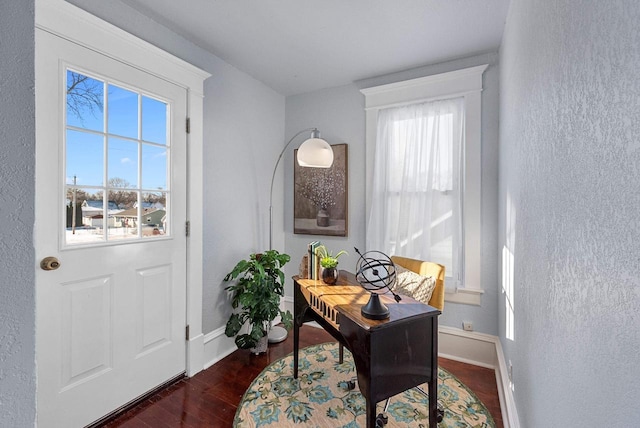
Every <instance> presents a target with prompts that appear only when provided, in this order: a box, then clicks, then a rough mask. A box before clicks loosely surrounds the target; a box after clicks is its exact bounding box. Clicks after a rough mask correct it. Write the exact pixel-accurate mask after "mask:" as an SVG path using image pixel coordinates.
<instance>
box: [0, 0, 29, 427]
mask: <svg viewBox="0 0 640 428" xmlns="http://www.w3.org/2000/svg"><path fill="white" fill-rule="evenodd" d="M34 72H35V70H34V2H33V0H31V1H22V2H3V4H2V13H0V100H2V102H0V426H3V427H27V426H33V424H34V422H35V401H36V400H35V397H36V383H35V381H36V366H35V287H34V276H35V272H34V266H35V260H34V257H35V256H34V249H33V222H34V192H35V185H34V178H35V177H34V168H35V96H34Z"/></svg>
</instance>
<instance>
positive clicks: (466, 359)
mask: <svg viewBox="0 0 640 428" xmlns="http://www.w3.org/2000/svg"><path fill="white" fill-rule="evenodd" d="M438 331H439V332H440V334H439V335H438V351H439V352H438V356H440V357H443V358H448V359H451V360H455V361H460V362H463V363H467V364H473V365H476V366H480V367H486V368H490V369H493V370H494V371H495V373H496V384H497V386H498V396H499V398H500V410H501V412H502V421H503V424H504V427H505V428H520V422H519V420H518V412H517V410H516V405H515V401H514V399H513V391H512V390H511V387H510V384H511V382H510V381H509V372H508V370H507V365H506V363H505V359H504V353H503V352H502V345H501V344H500V339H499V338H498V337H497V336H492V335H490V334H484V333H477V332H470V331H464V330H461V329H459V328H454V327H447V326H440V327H439V329H438Z"/></svg>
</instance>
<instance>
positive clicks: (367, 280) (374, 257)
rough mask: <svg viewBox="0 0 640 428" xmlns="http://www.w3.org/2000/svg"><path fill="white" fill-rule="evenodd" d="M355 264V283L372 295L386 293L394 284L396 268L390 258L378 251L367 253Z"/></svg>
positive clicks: (361, 255)
mask: <svg viewBox="0 0 640 428" xmlns="http://www.w3.org/2000/svg"><path fill="white" fill-rule="evenodd" d="M356 252H357V253H358V254H359V255H360V258H359V259H358V263H357V264H356V281H358V284H360V285H361V286H362V288H364V289H365V290H367V291H370V292H372V293H378V294H382V293H386V292H387V291H389V290H391V289H392V288H393V286H394V285H395V283H396V266H395V265H394V264H393V262H392V261H391V258H390V257H389V256H387V255H386V254H384V253H382V252H380V251H367V252H366V253H364V254H360V252H359V251H358V250H357V249H356Z"/></svg>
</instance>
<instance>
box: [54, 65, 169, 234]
mask: <svg viewBox="0 0 640 428" xmlns="http://www.w3.org/2000/svg"><path fill="white" fill-rule="evenodd" d="M66 75H67V82H66V83H67V85H66V88H67V93H66V107H67V108H66V131H65V155H64V159H65V168H64V174H65V177H64V180H65V183H66V187H65V188H66V192H65V193H66V194H65V204H64V205H65V211H66V212H65V213H64V216H63V218H64V219H65V224H64V226H63V227H64V230H65V232H64V236H65V244H66V245H78V244H91V243H104V242H122V241H124V240H137V239H146V238H154V237H160V236H166V235H167V234H168V233H169V228H168V224H169V216H168V213H169V212H170V210H169V207H168V203H169V200H170V189H169V179H168V178H169V177H170V174H169V167H170V165H169V162H168V159H170V150H171V148H170V141H169V138H168V128H169V127H168V125H167V118H168V117H169V115H168V108H169V107H168V105H167V103H165V102H163V101H160V100H158V99H155V98H153V97H152V96H150V95H148V94H143V93H141V92H137V91H135V90H133V89H130V88H123V87H120V86H118V85H116V84H113V83H110V82H108V81H106V80H104V79H99V78H96V77H92V76H88V75H85V74H83V73H80V72H76V71H73V70H67V74H66Z"/></svg>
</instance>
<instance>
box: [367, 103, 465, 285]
mask: <svg viewBox="0 0 640 428" xmlns="http://www.w3.org/2000/svg"><path fill="white" fill-rule="evenodd" d="M463 129H464V99H463V98H454V99H449V100H442V101H435V102H427V103H421V104H412V105H408V106H402V107H395V108H388V109H383V110H380V111H379V113H378V131H377V137H376V146H375V147H376V148H375V155H374V156H375V160H374V170H373V190H372V199H371V212H370V213H369V221H368V224H367V249H368V250H378V251H383V252H385V253H386V254H390V255H399V256H405V257H411V258H415V259H420V260H429V261H434V262H437V263H440V264H443V265H445V267H446V272H447V277H450V278H452V279H454V281H453V282H454V283H457V282H458V281H459V280H460V279H461V278H459V272H461V266H460V263H461V261H462V248H463V246H462V222H461V220H462V206H461V183H462V182H463V181H462V161H463V147H464V144H463V138H464V132H463ZM452 285H453V284H452Z"/></svg>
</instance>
